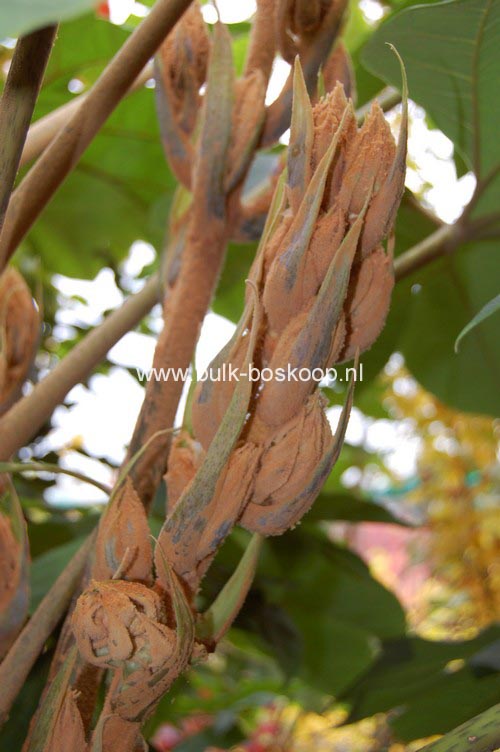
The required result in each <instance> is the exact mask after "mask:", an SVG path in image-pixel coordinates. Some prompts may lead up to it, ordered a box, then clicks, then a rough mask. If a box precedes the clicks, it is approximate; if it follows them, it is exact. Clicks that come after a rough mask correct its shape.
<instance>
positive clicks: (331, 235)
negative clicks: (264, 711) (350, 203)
mask: <svg viewBox="0 0 500 752" xmlns="http://www.w3.org/2000/svg"><path fill="white" fill-rule="evenodd" d="M345 226H346V223H345V219H344V215H343V212H342V210H341V209H340V207H336V208H333V209H332V210H331V211H330V212H328V213H326V214H322V215H320V217H319V218H318V220H317V222H316V225H315V227H314V230H313V233H312V237H311V242H310V243H309V246H308V248H307V250H306V252H305V253H304V256H303V259H302V262H301V264H300V267H299V269H298V273H297V276H296V282H295V284H294V285H293V287H290V285H289V284H287V283H288V280H287V276H288V269H287V261H288V258H287V253H286V246H285V247H284V250H285V252H282V253H279V254H277V255H276V257H275V259H274V261H273V263H272V265H271V268H270V269H269V273H268V274H267V277H266V281H265V285H264V292H263V295H262V302H263V304H264V310H265V312H266V314H267V318H268V323H269V328H270V332H269V333H270V339H271V341H272V340H273V339H274V338H275V337H276V336H278V335H279V334H281V333H282V332H283V331H284V329H285V327H286V326H287V325H288V324H289V323H290V320H291V318H292V317H293V316H295V315H296V314H297V313H299V312H300V311H302V310H304V308H305V307H306V306H307V304H308V303H309V302H310V300H311V299H312V298H313V297H314V296H315V295H316V294H317V292H318V290H319V288H320V285H321V283H322V281H323V279H324V277H325V274H326V272H327V270H328V267H329V266H330V262H331V260H332V256H333V255H334V252H335V249H337V248H338V247H339V245H340V243H341V242H342V239H343V237H344V233H345ZM266 344H267V343H266Z"/></svg>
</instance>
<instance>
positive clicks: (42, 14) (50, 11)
mask: <svg viewBox="0 0 500 752" xmlns="http://www.w3.org/2000/svg"><path fill="white" fill-rule="evenodd" d="M96 5H97V3H96V0H2V1H1V2H0V39H5V38H6V37H18V36H21V34H27V33H28V32H30V31H34V30H35V29H38V28H41V27H42V26H47V25H48V24H52V23H55V22H56V21H65V20H67V19H69V18H72V17H74V16H78V15H79V14H81V13H84V12H85V11H87V10H90V8H93V7H95V6H96Z"/></svg>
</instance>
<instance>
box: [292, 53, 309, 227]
mask: <svg viewBox="0 0 500 752" xmlns="http://www.w3.org/2000/svg"><path fill="white" fill-rule="evenodd" d="M313 141H314V123H313V114H312V107H311V100H310V99H309V94H308V92H307V87H306V82H305V81H304V74H303V72H302V66H301V64H300V59H299V57H298V55H297V57H296V58H295V65H294V71H293V106H292V122H291V128H290V144H289V146H288V186H289V188H290V204H291V207H292V212H293V213H294V214H295V213H296V212H297V210H298V208H299V206H300V204H301V202H302V199H303V197H304V194H305V192H306V188H307V186H308V185H309V182H310V179H311V152H312V147H313Z"/></svg>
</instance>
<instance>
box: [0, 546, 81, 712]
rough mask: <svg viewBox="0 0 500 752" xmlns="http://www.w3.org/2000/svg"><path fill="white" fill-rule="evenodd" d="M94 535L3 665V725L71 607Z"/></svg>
mask: <svg viewBox="0 0 500 752" xmlns="http://www.w3.org/2000/svg"><path fill="white" fill-rule="evenodd" d="M94 537H95V536H94V535H91V536H90V537H89V538H87V540H86V541H85V543H84V544H83V545H82V547H81V548H80V550H79V551H78V553H77V554H76V555H75V556H74V557H73V558H72V559H71V561H70V562H69V563H68V565H67V566H66V568H65V569H64V570H63V572H62V574H60V575H59V577H58V578H57V580H56V582H55V583H54V585H53V586H52V587H51V589H50V590H49V592H48V593H47V595H46V596H45V598H44V599H43V600H42V602H41V603H40V605H39V606H38V608H37V610H36V611H35V613H34V614H33V616H32V617H31V619H30V620H29V622H28V623H27V625H26V626H25V628H24V629H23V631H22V632H21V634H20V635H19V637H18V638H17V640H16V641H15V643H14V644H13V645H12V647H11V649H10V650H9V652H8V653H7V655H6V657H5V658H4V660H3V662H2V663H1V664H0V686H1V687H2V692H1V694H0V725H1V724H3V723H5V721H6V720H7V718H8V715H9V712H10V709H11V707H12V705H13V703H14V700H15V699H16V697H17V695H18V693H19V691H20V690H21V688H22V686H23V684H24V682H25V681H26V679H27V677H28V674H29V672H30V670H31V667H32V666H33V664H34V662H35V661H36V659H37V657H38V656H39V655H40V653H41V651H42V648H43V646H44V644H45V641H46V640H47V638H48V637H49V636H50V635H51V633H52V631H53V630H54V628H55V627H56V626H57V623H58V622H59V620H60V618H61V616H62V614H63V613H64V611H65V609H66V608H67V607H68V605H69V603H70V601H71V598H72V595H73V591H74V589H75V587H76V585H77V584H78V581H79V579H80V577H81V574H82V571H83V569H84V567H85V563H86V561H87V556H88V554H89V552H90V550H91V548H92V545H93V543H94Z"/></svg>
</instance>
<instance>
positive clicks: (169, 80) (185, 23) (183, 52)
mask: <svg viewBox="0 0 500 752" xmlns="http://www.w3.org/2000/svg"><path fill="white" fill-rule="evenodd" d="M160 55H161V59H162V63H163V77H164V85H165V88H166V89H167V91H168V94H169V96H170V97H171V101H172V104H173V105H174V110H175V114H176V116H177V119H178V122H179V125H180V127H181V129H182V130H183V132H184V133H186V134H190V133H191V132H192V131H193V128H194V126H195V122H196V114H197V110H198V104H199V90H200V87H201V86H202V85H203V83H204V82H205V80H206V76H207V64H208V58H209V55H210V37H209V36H208V33H207V29H206V26H205V22H204V20H203V16H202V14H201V9H200V6H199V4H198V2H194V3H192V5H191V6H190V7H189V9H188V10H187V11H186V12H185V13H184V15H183V16H182V19H181V20H180V21H179V22H178V23H177V24H176V26H175V27H174V31H173V33H172V34H169V35H168V37H167V39H166V40H165V42H164V43H163V45H162V46H161V48H160Z"/></svg>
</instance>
